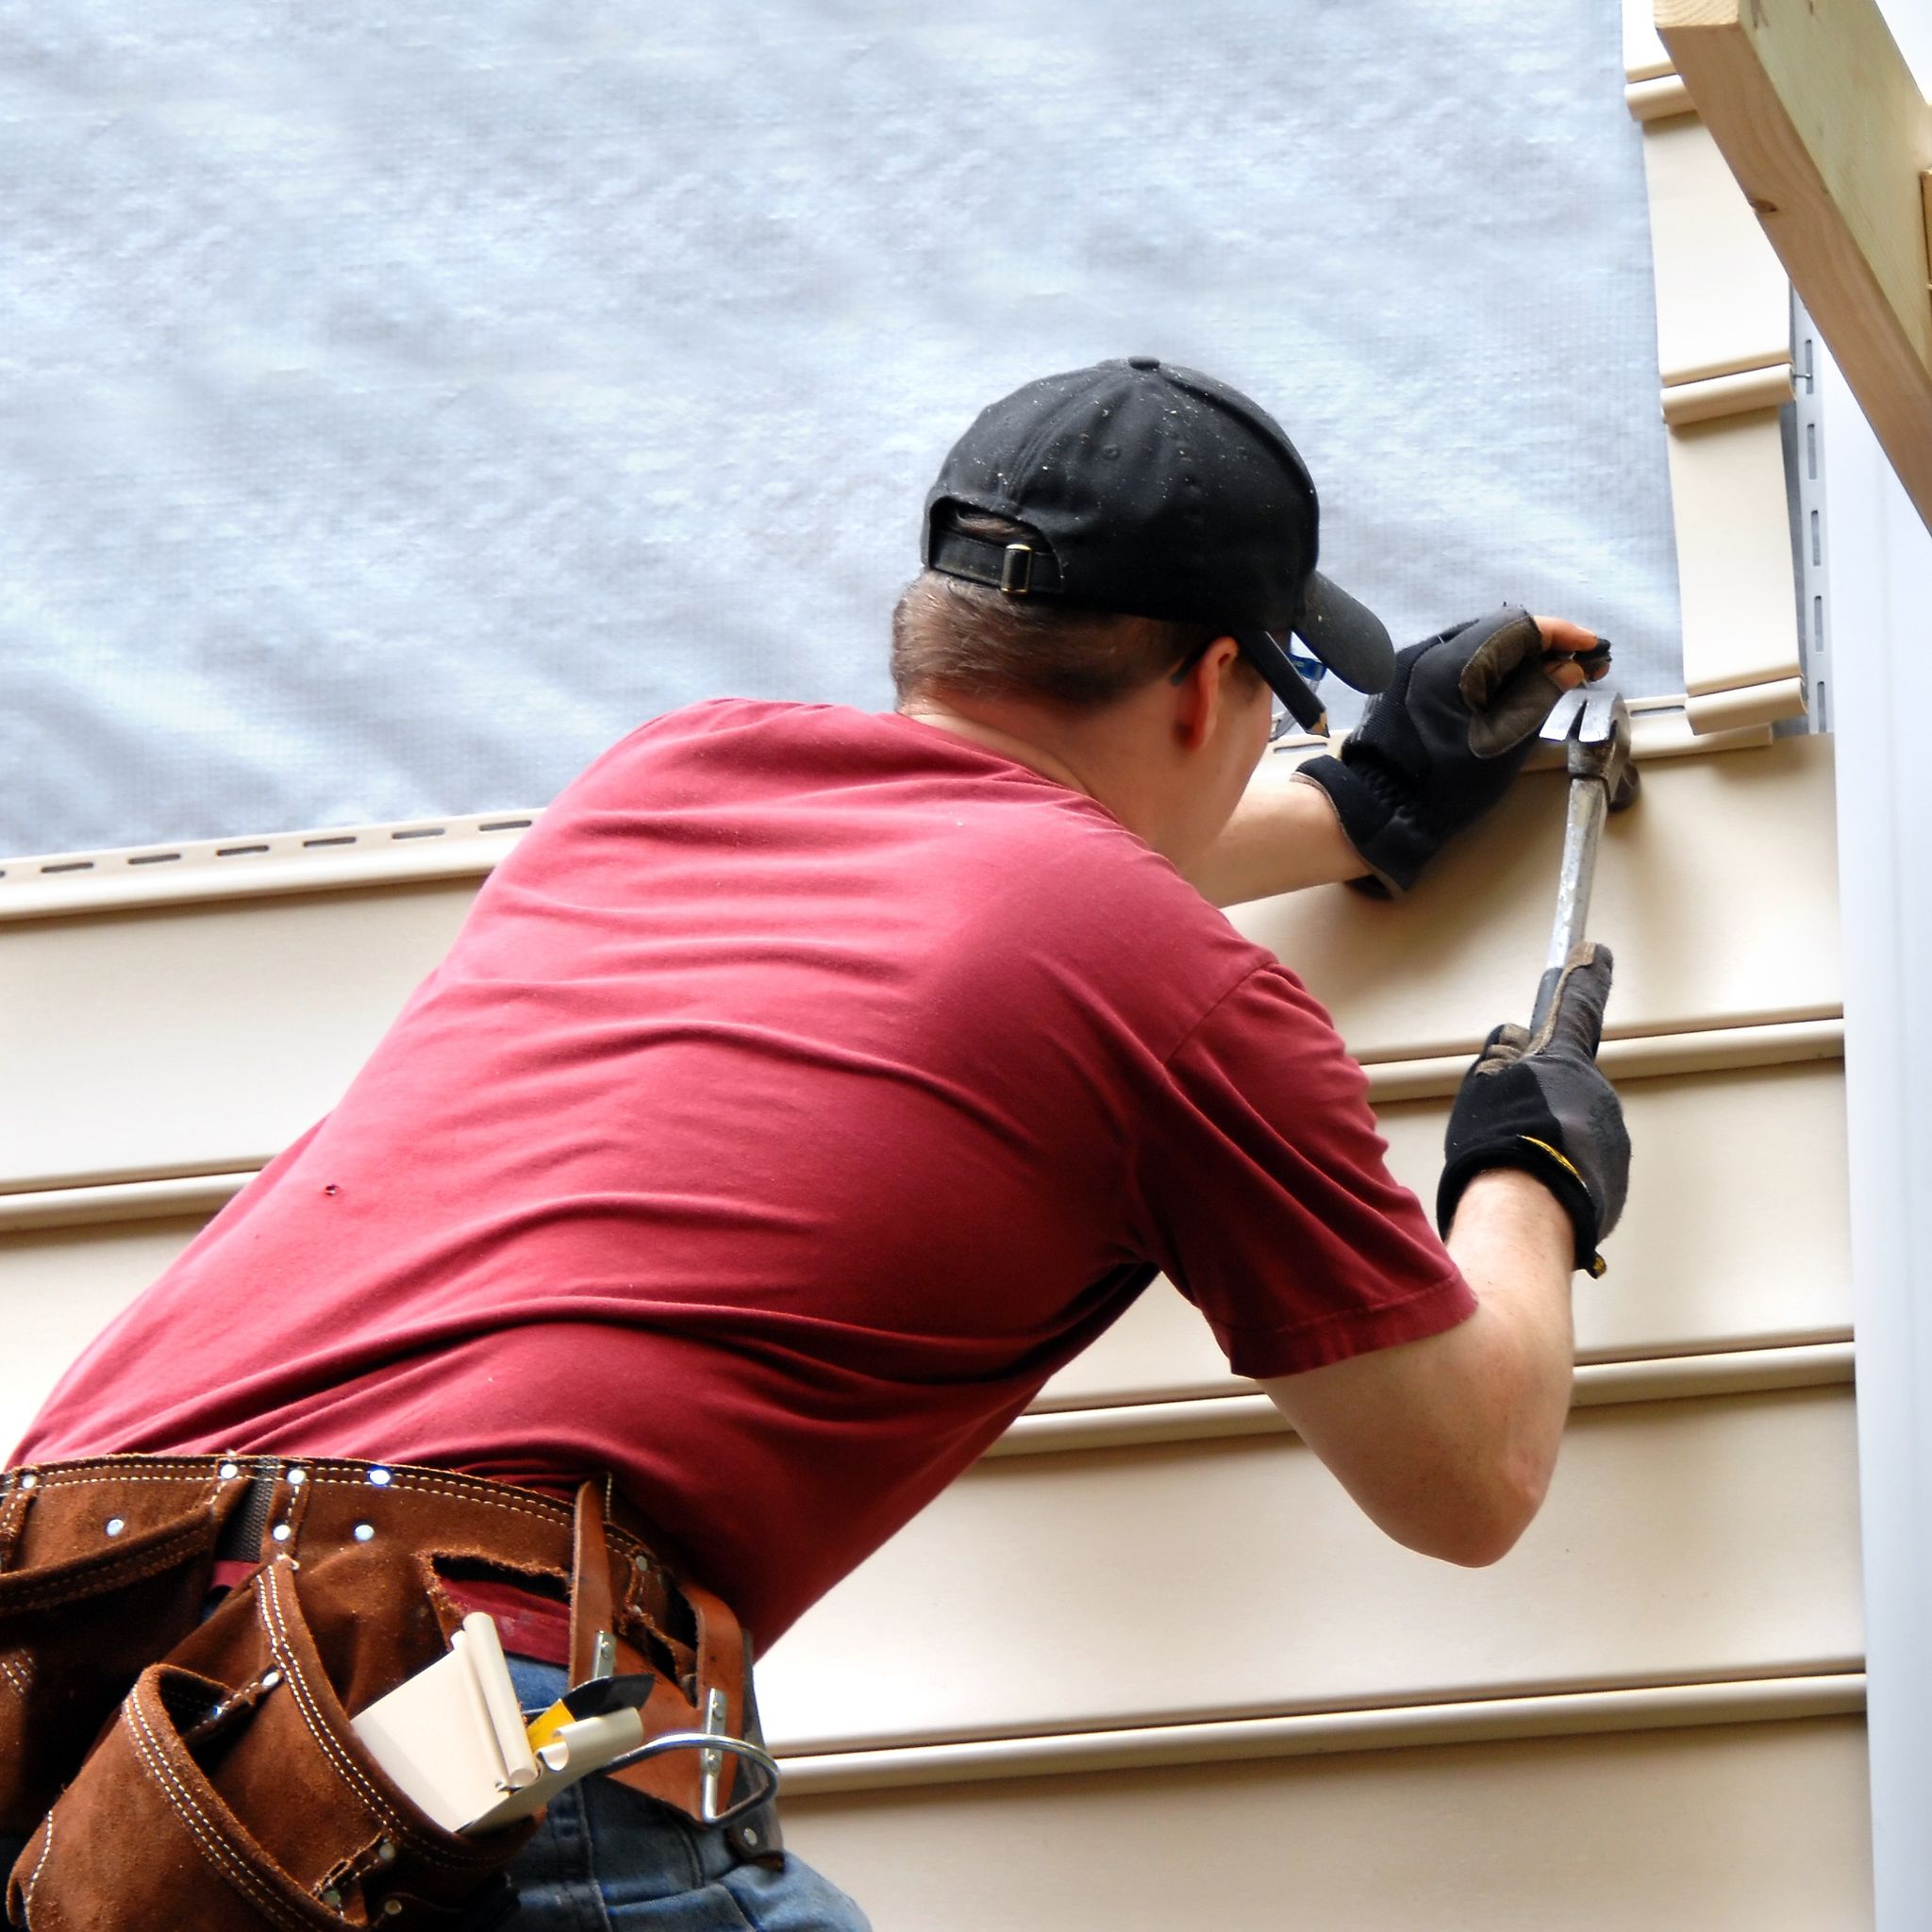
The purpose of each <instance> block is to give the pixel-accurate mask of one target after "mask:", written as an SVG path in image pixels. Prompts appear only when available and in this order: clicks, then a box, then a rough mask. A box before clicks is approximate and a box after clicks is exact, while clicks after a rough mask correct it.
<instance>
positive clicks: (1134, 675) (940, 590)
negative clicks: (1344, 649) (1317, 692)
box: [892, 508, 1258, 710]
mask: <svg viewBox="0 0 1932 1932" xmlns="http://www.w3.org/2000/svg"><path fill="white" fill-rule="evenodd" d="M948 521H949V523H950V524H951V525H952V526H953V527H955V528H958V529H961V530H964V531H966V532H967V534H968V535H970V536H974V537H985V538H989V539H991V541H995V542H1010V541H1021V540H1024V538H1025V537H1026V536H1027V534H1028V532H1027V530H1026V527H1025V525H1023V524H1017V523H1014V522H1012V521H1010V520H1009V519H1008V518H1006V517H998V516H991V515H989V514H987V513H985V512H983V511H978V510H967V509H958V508H955V509H952V510H951V511H950V512H949V513H948ZM1224 629H1225V626H1219V625H1204V624H1178V623H1171V622H1169V621H1167V620H1165V619H1162V618H1155V617H1129V616H1124V615H1123V614H1121V613H1120V612H1118V611H1113V610H1092V609H1088V608H1082V607H1080V606H1077V605H1069V604H1065V603H1062V602H1061V601H1060V600H1059V599H1058V598H1049V597H1027V596H1017V597H1016V596H1010V595H1008V593H1007V592H1006V591H999V590H996V589H994V588H993V587H992V586H991V585H990V584H975V583H970V582H968V581H967V580H966V579H965V578H964V577H956V576H948V575H943V574H942V573H941V572H939V571H932V570H927V571H922V572H921V573H920V574H919V575H918V576H916V577H914V578H913V580H912V581H911V582H910V583H909V584H908V585H907V586H906V589H905V590H904V591H902V592H901V593H900V597H899V602H898V605H897V607H896V608H894V610H893V612H892V685H893V688H894V690H896V691H897V692H898V694H899V702H900V703H901V704H902V705H904V704H906V703H908V701H910V700H912V699H914V698H943V697H946V696H949V695H951V696H958V697H972V698H1008V699H1010V698H1024V699H1031V700H1033V701H1034V702H1036V703H1042V702H1043V703H1047V704H1054V705H1059V706H1063V707H1065V708H1068V709H1072V710H1098V709H1100V708H1103V707H1104V706H1107V705H1110V704H1113V703H1114V702H1116V701H1117V700H1118V699H1121V698H1124V697H1125V696H1126V695H1127V693H1128V692H1129V691H1138V690H1139V689H1140V688H1141V686H1142V685H1145V684H1151V683H1153V681H1154V680H1155V679H1156V678H1157V677H1160V676H1163V675H1167V674H1169V673H1172V672H1173V671H1174V669H1175V667H1176V666H1178V665H1181V664H1184V663H1186V662H1188V661H1189V660H1190V659H1191V658H1198V657H1199V656H1200V655H1201V653H1202V652H1203V651H1205V650H1206V649H1207V648H1208V645H1209V644H1211V643H1212V642H1213V641H1214V640H1215V639H1216V638H1218V637H1220V636H1222V635H1224ZM1241 664H1242V667H1243V669H1248V668H1249V667H1248V665H1247V660H1246V658H1242V659H1241ZM1255 675H1258V674H1255Z"/></svg>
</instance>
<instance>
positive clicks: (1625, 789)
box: [1542, 684, 1637, 811]
mask: <svg viewBox="0 0 1932 1932" xmlns="http://www.w3.org/2000/svg"><path fill="white" fill-rule="evenodd" d="M1542 736H1543V737H1544V738H1546V739H1548V740H1550V741H1552V742H1553V743H1556V744H1561V745H1564V746H1565V747H1567V756H1568V759H1569V767H1570V775H1571V777H1572V778H1573V779H1575V778H1596V779H1599V780H1601V781H1602V784H1603V788H1604V791H1605V792H1606V794H1607V797H1608V799H1609V805H1610V809H1611V810H1612V811H1622V810H1623V809H1624V808H1625V807H1626V806H1628V805H1632V804H1634V803H1635V802H1636V798H1637V767H1636V765H1635V764H1633V763H1632V762H1631V758H1630V708H1629V707H1628V706H1627V705H1626V704H1624V700H1623V698H1622V697H1621V696H1620V695H1619V694H1618V693H1617V692H1616V691H1607V690H1606V689H1605V688H1604V687H1603V686H1602V685H1600V684H1582V685H1578V686H1577V688H1576V689H1575V690H1574V691H1565V692H1564V693H1563V694H1562V696H1560V697H1559V698H1558V699H1557V702H1556V705H1555V706H1554V707H1553V708H1552V709H1551V711H1550V715H1549V717H1548V718H1547V719H1545V720H1544V721H1543V728H1542Z"/></svg>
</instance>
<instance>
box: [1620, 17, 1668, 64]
mask: <svg viewBox="0 0 1932 1932" xmlns="http://www.w3.org/2000/svg"><path fill="white" fill-rule="evenodd" d="M1623 7H1624V77H1625V78H1626V79H1629V80H1650V79H1652V78H1654V77H1655V76H1657V75H1661V74H1668V73H1670V72H1671V57H1670V54H1669V52H1668V51H1667V50H1666V49H1665V46H1664V43H1663V41H1662V39H1661V38H1660V37H1659V35H1658V33H1657V23H1656V21H1655V20H1653V19H1652V17H1651V0H1623Z"/></svg>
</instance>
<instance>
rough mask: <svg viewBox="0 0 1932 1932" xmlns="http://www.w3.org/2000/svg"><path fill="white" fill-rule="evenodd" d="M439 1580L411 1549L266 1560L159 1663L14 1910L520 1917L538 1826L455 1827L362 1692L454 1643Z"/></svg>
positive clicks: (39, 1918) (56, 1815)
mask: <svg viewBox="0 0 1932 1932" xmlns="http://www.w3.org/2000/svg"><path fill="white" fill-rule="evenodd" d="M428 1582H429V1579H428V1575H427V1573H426V1568H425V1565H424V1563H423V1562H422V1560H421V1559H420V1558H418V1557H412V1556H411V1555H409V1554H408V1552H406V1551H402V1550H391V1551H389V1552H386V1553H385V1552H378V1551H375V1550H362V1549H356V1548H349V1549H339V1550H335V1551H331V1552H330V1553H328V1554H327V1555H325V1556H321V1557H316V1558H311V1559H308V1560H305V1561H304V1562H302V1563H300V1564H298V1563H297V1562H295V1561H294V1560H293V1559H291V1557H287V1556H282V1557H276V1558H275V1560H274V1561H273V1562H271V1563H268V1564H266V1565H264V1566H263V1567H262V1568H261V1569H260V1570H259V1571H258V1572H257V1573H256V1574H255V1576H254V1577H253V1578H252V1579H251V1580H250V1581H249V1582H248V1583H247V1584H245V1585H243V1586H242V1587H240V1588H238V1589H237V1590H235V1591H232V1592H231V1593H230V1595H229V1596H228V1597H227V1599H226V1600H225V1602H224V1603H223V1604H222V1606H221V1607H220V1608H218V1609H217V1610H216V1611H215V1612H214V1614H213V1615H212V1616H211V1617H209V1618H208V1621H207V1622H206V1623H205V1624H201V1625H200V1627H199V1628H198V1629H195V1630H193V1631H192V1634H190V1635H189V1636H187V1637H186V1638H185V1639H184V1640H183V1641H180V1642H178V1643H176V1644H175V1645H174V1647H173V1648H172V1649H171V1650H170V1651H169V1653H168V1656H167V1657H166V1659H165V1661H162V1662H158V1663H155V1664H151V1665H149V1666H148V1668H147V1669H145V1670H143V1671H142V1673H141V1675H140V1678H139V1680H138V1681H137V1682H136V1684H135V1686H134V1688H133V1690H132V1691H131V1692H130V1693H129V1694H128V1695H127V1697H126V1698H125V1701H124V1703H123V1704H122V1707H121V1710H120V1713H119V1715H118V1717H117V1718H116V1720H115V1722H114V1724H112V1726H111V1728H110V1729H109V1730H108V1733H107V1735H106V1736H105V1737H104V1738H103V1739H102V1740H101V1742H100V1744H99V1745H98V1746H97V1747H96V1748H95V1750H94V1751H93V1752H92V1755H91V1756H90V1757H88V1758H87V1761H86V1762H85V1764H84V1765H82V1767H81V1769H80V1771H79V1774H78V1775H77V1776H76V1777H75V1780H74V1782H73V1784H72V1785H71V1786H69V1788H68V1789H67V1790H66V1791H65V1792H64V1793H63V1794H62V1795H61V1796H60V1798H59V1800H58V1802H57V1803H56V1804H55V1806H54V1807H53V1809H52V1810H51V1811H50V1812H49V1813H48V1814H47V1816H46V1818H45V1819H44V1820H43V1821H42V1824H41V1826H40V1829H39V1830H38V1831H37V1832H36V1833H35V1834H34V1836H33V1838H32V1839H30V1840H28V1842H27V1845H26V1848H25V1851H24V1852H23V1853H22V1855H21V1857H20V1859H19V1861H18V1862H17V1863H16V1865H15V1867H14V1870H13V1875H12V1878H11V1881H10V1883H9V1885H8V1901H7V1903H8V1916H9V1918H10V1919H11V1920H12V1922H13V1923H14V1924H16V1925H21V1926H25V1927H28V1928H30V1932H78V1928H80V1927H86V1928H89V1932H109V1928H116V1927H122V1926H125V1927H130V1928H131V1927H139V1926H151V1925H154V1924H158V1923H166V1924H174V1925H182V1926H192V1927H195V1928H197V1932H230V1928H232V1932H256V1928H258V1927H260V1926H262V1925H273V1926H280V1927H284V1928H287V1932H307V1928H310V1927H314V1928H318V1932H323V1928H326V1932H341V1927H342V1926H343V1925H344V1924H349V1925H373V1924H380V1925H383V1926H393V1927H394V1928H395V1932H412V1928H416V1927H430V1926H436V1927H451V1928H454V1927H458V1926H461V1927H463V1928H465V1932H470V1928H473V1927H476V1926H480V1925H485V1924H491V1923H493V1922H494V1920H495V1918H496V1917H497V1916H499V1914H507V1913H508V1911H509V1909H510V1908H511V1905H512V1901H513V1894H512V1893H511V1892H510V1891H509V1889H508V1882H507V1881H506V1880H505V1879H504V1878H503V1877H502V1875H501V1874H502V1871H503V1868H504V1866H506V1865H507V1864H508V1861H509V1860H510V1858H511V1857H513V1856H514V1855H515V1854H516V1852H517V1851H518V1850H519V1849H520V1848H521V1847H522V1845H523V1844H524V1842H525V1840H526V1839H527V1838H528V1836H529V1835H530V1833H531V1831H532V1830H534V1829H535V1824H534V1822H526V1823H525V1824H518V1825H515V1826H512V1827H510V1828H508V1829H507V1830H504V1831H501V1832H496V1833H492V1834H491V1835H489V1836H488V1837H479V1838H475V1839H470V1838H461V1837H458V1836H456V1835H454V1834H452V1833H450V1832H447V1831H444V1830H442V1829H441V1828H440V1827H439V1826H437V1825H436V1824H432V1823H431V1822H430V1820H429V1819H428V1818H426V1817H425V1815H424V1814H423V1813H422V1812H421V1811H419V1810H418V1809H417V1808H416V1807H414V1806H413V1805H412V1804H411V1803H410V1802H409V1800H408V1799H407V1798H406V1797H405V1796H404V1795H403V1794H402V1792H401V1791H399V1790H397V1789H396V1788H395V1786H394V1785H393V1784H391V1781H390V1780H389V1779H388V1777H387V1776H385V1774H383V1773H382V1771H381V1770H380V1769H379V1768H378V1767H377V1766H376V1764H375V1760H374V1758H373V1757H371V1756H370V1755H369V1753H368V1752H367V1751H366V1750H365V1749H364V1748H363V1747H362V1745H361V1742H360V1741H359V1740H358V1738H357V1737H356V1735H355V1732H354V1731H353V1730H352V1729H351V1727H350V1724H349V1719H348V1716H347V1711H346V1709H345V1706H349V1707H355V1708H360V1707H362V1706H363V1705H364V1704H366V1703H367V1702H369V1701H370V1700H371V1699H372V1698H373V1697H374V1696H375V1695H377V1694H380V1692H381V1691H383V1690H386V1689H388V1688H390V1687H391V1686H392V1685H393V1684H395V1683H397V1682H400V1681H401V1679H402V1678H403V1677H405V1676H407V1675H408V1674H411V1673H412V1672H414V1671H416V1670H418V1669H421V1668H423V1667H424V1666H425V1665H426V1664H428V1663H430V1662H432V1661H433V1660H434V1659H435V1658H436V1657H438V1656H439V1655H440V1654H441V1651H442V1648H443V1637H442V1633H441V1626H440V1624H438V1621H437V1618H436V1614H435V1610H434V1607H433V1605H432V1603H431V1600H430V1592H429V1589H428Z"/></svg>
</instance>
